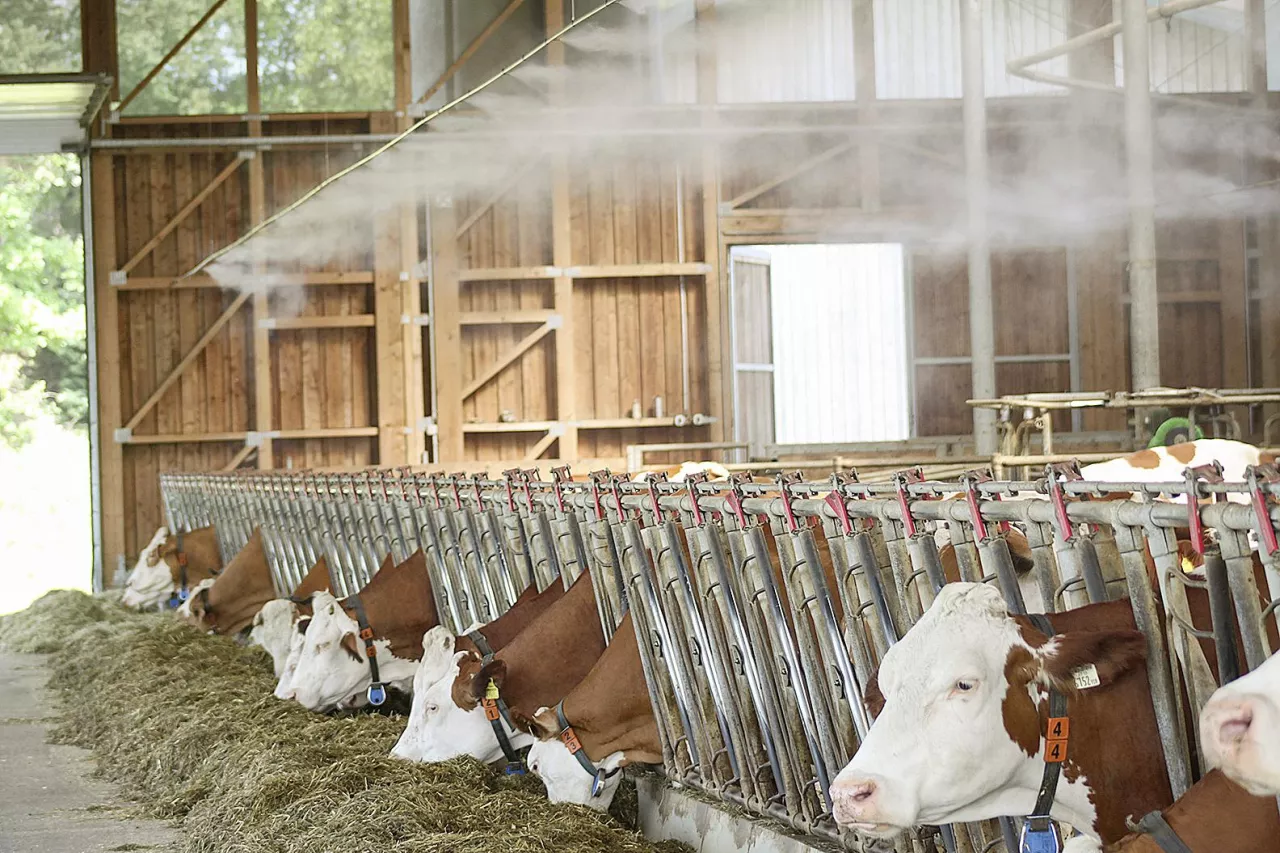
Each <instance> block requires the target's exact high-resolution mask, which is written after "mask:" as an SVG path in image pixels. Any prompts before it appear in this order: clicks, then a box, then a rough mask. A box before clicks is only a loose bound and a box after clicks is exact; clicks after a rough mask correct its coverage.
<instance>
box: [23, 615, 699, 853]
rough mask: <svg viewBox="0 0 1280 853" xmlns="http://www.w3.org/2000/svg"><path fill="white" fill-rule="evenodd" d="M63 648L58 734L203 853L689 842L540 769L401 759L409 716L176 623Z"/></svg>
mask: <svg viewBox="0 0 1280 853" xmlns="http://www.w3.org/2000/svg"><path fill="white" fill-rule="evenodd" d="M67 600H68V601H71V600H70V599H67ZM42 601H43V600H42ZM83 605H84V603H83V602H80V601H76V602H74V603H72V604H71V607H73V608H83ZM42 609H46V610H48V609H51V604H50V603H47V602H46V603H45V604H43V605H42ZM77 612H79V611H77ZM58 621H59V624H62V625H66V623H67V620H58ZM71 621H72V622H73V624H75V623H74V620H71ZM61 645H62V649H61V651H60V652H59V653H58V655H57V657H56V659H55V661H54V666H53V670H54V673H55V674H54V676H53V679H52V681H51V686H53V687H55V688H56V689H57V691H58V693H59V695H60V696H61V702H62V716H61V719H60V722H59V724H58V725H57V727H56V728H55V730H54V733H53V738H54V739H55V740H57V741H59V742H62V743H70V744H75V745H78V746H83V747H86V748H89V749H91V750H92V751H93V753H94V756H95V758H96V759H97V761H98V767H99V771H100V773H101V774H102V775H104V776H106V777H107V778H110V779H112V780H114V781H116V782H117V783H119V784H120V785H121V786H122V787H123V789H124V792H125V794H126V795H128V796H130V797H132V798H134V799H136V800H138V801H139V802H140V803H141V805H142V808H143V810H144V812H146V813H147V814H150V815H152V816H156V817H161V818H167V819H174V820H178V821H180V823H181V826H182V829H183V830H184V843H185V847H186V849H187V850H189V851H192V853H250V852H251V851H252V853H304V851H305V853H316V851H328V850H342V851H349V853H366V851H367V853H389V852H390V851H405V852H406V853H428V851H430V853H535V851H536V853H546V851H552V850H554V851H557V853H561V851H563V853H579V851H580V853H587V851H592V853H594V851H618V853H651V851H676V850H687V849H688V848H686V847H684V846H683V845H678V844H673V843H661V844H653V843H651V842H649V841H646V840H645V839H644V838H642V837H641V836H639V835H637V834H635V833H632V832H627V831H624V830H622V829H620V828H619V826H618V824H617V823H616V822H615V821H614V820H613V819H611V818H609V817H607V816H604V815H599V814H597V813H595V812H592V811H589V810H587V809H583V808H579V807H573V806H553V805H551V804H549V803H548V802H547V801H546V798H545V795H544V794H543V792H542V790H541V785H540V783H538V781H537V780H536V779H535V778H533V777H526V778H520V777H503V776H499V775H496V774H494V773H493V772H492V771H491V770H489V768H487V767H485V766H483V765H481V764H479V763H478V762H475V761H472V760H469V759H468V760H455V761H451V762H447V763H443V764H434V765H428V764H412V763H409V762H404V761H400V760H398V759H394V758H391V757H390V755H389V754H388V753H389V751H390V749H391V746H392V745H393V744H394V743H395V741H396V739H397V738H398V737H399V736H400V733H401V731H403V729H404V719H403V718H402V717H395V716H392V717H388V716H377V715H359V716H342V717H325V716H319V715H316V714H313V713H311V712H309V711H307V710H305V709H303V708H302V707H301V706H299V705H296V704H294V703H290V702H281V701H279V700H277V699H275V698H273V697H272V696H271V690H272V688H273V686H274V678H273V677H272V674H271V664H270V660H269V658H268V657H267V655H266V654H265V652H263V651H262V650H261V649H258V648H246V647H242V646H238V645H236V644H235V643H234V642H232V641H230V640H227V639H225V638H221V637H211V636H206V635H203V634H200V633H199V632H197V631H195V630H194V629H191V628H188V627H186V626H184V625H180V624H177V623H176V622H174V621H173V620H171V619H166V618H157V617H148V618H138V617H130V616H128V615H126V614H123V613H115V614H111V615H109V616H107V617H106V621H105V622H104V623H101V624H98V625H95V626H89V627H86V628H82V629H80V630H77V631H75V632H74V633H71V634H69V635H66V636H65V637H64V639H63V641H62V642H61ZM620 799H624V800H625V798H624V797H620Z"/></svg>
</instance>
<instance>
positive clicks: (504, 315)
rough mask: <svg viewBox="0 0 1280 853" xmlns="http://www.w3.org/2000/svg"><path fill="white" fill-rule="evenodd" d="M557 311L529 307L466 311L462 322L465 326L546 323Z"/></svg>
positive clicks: (461, 319)
mask: <svg viewBox="0 0 1280 853" xmlns="http://www.w3.org/2000/svg"><path fill="white" fill-rule="evenodd" d="M554 316H556V312H555V311H553V310H549V309H546V308H529V309H526V310H523V311H521V310H511V311H464V312H463V314H462V316H461V318H460V322H461V323H462V325H464V326H504V325H515V324H517V323H545V322H547V321H548V320H550V319H551V318H552V317H554Z"/></svg>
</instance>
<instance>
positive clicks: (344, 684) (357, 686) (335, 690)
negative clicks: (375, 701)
mask: <svg viewBox="0 0 1280 853" xmlns="http://www.w3.org/2000/svg"><path fill="white" fill-rule="evenodd" d="M359 633H360V627H359V625H357V624H356V620H354V619H352V618H351V617H350V616H348V615H347V613H346V611H345V610H343V609H342V606H341V605H340V604H338V600H337V599H336V598H334V597H333V596H332V595H330V594H329V593H327V592H317V593H316V594H315V597H314V598H313V599H312V615H311V624H310V626H308V628H307V633H306V637H305V638H304V640H303V645H302V652H301V654H300V655H299V656H298V665H297V668H296V669H295V670H294V673H293V681H292V690H293V698H294V699H295V700H296V701H297V702H298V703H299V704H300V705H302V706H303V707H305V708H310V709H311V710H313V711H327V710H330V709H332V708H337V707H342V706H352V707H354V706H358V705H361V704H363V701H364V691H365V689H366V688H367V687H368V686H369V663H368V659H367V658H366V657H365V655H364V648H363V645H362V644H361V643H360V641H359V639H358V635H359ZM384 645H385V644H384ZM379 660H380V661H381V655H379Z"/></svg>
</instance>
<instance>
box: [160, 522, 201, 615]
mask: <svg viewBox="0 0 1280 853" xmlns="http://www.w3.org/2000/svg"><path fill="white" fill-rule="evenodd" d="M175 536H176V537H177V539H178V552H177V555H176V556H177V558H178V588H177V590H176V591H174V593H173V595H171V596H169V601H168V605H169V607H171V608H174V607H181V606H182V604H183V602H185V601H186V600H187V599H188V598H190V597H191V585H190V582H189V581H188V580H187V552H186V551H185V550H184V549H183V547H182V531H181V530H179V531H177V533H176V534H175ZM160 547H161V548H163V547H164V545H163V544H162V545H161V546H160ZM206 603H207V602H206Z"/></svg>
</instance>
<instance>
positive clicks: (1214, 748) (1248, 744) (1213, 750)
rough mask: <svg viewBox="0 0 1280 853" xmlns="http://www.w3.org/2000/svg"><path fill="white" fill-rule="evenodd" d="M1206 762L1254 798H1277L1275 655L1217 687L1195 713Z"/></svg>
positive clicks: (1279, 690)
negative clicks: (1249, 671)
mask: <svg viewBox="0 0 1280 853" xmlns="http://www.w3.org/2000/svg"><path fill="white" fill-rule="evenodd" d="M1200 739H1201V741H1202V742H1203V743H1204V751H1205V758H1206V760H1207V761H1208V762H1209V765H1210V766H1212V767H1221V768H1222V772H1224V773H1226V774H1227V776H1229V777H1230V778H1231V779H1232V780H1234V781H1235V782H1237V783H1238V784H1239V785H1240V786H1241V787H1242V788H1244V789H1245V790H1246V791H1248V792H1249V793H1250V794H1253V795H1255V796H1259V797H1261V796H1280V655H1276V656H1273V657H1272V658H1270V659H1269V660H1267V661H1266V662H1265V663H1263V664H1262V666H1260V667H1258V668H1257V669H1256V670H1254V671H1253V672H1251V673H1249V674H1248V675H1246V676H1244V677H1243V678H1240V679H1237V680H1236V681H1233V682H1231V683H1230V684H1228V685H1226V686H1224V687H1221V688H1219V689H1218V690H1217V692H1215V693H1214V694H1213V697H1212V698H1211V699H1210V700H1209V702H1208V703H1207V704H1206V705H1205V706H1204V710H1203V711H1201V712H1200Z"/></svg>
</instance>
